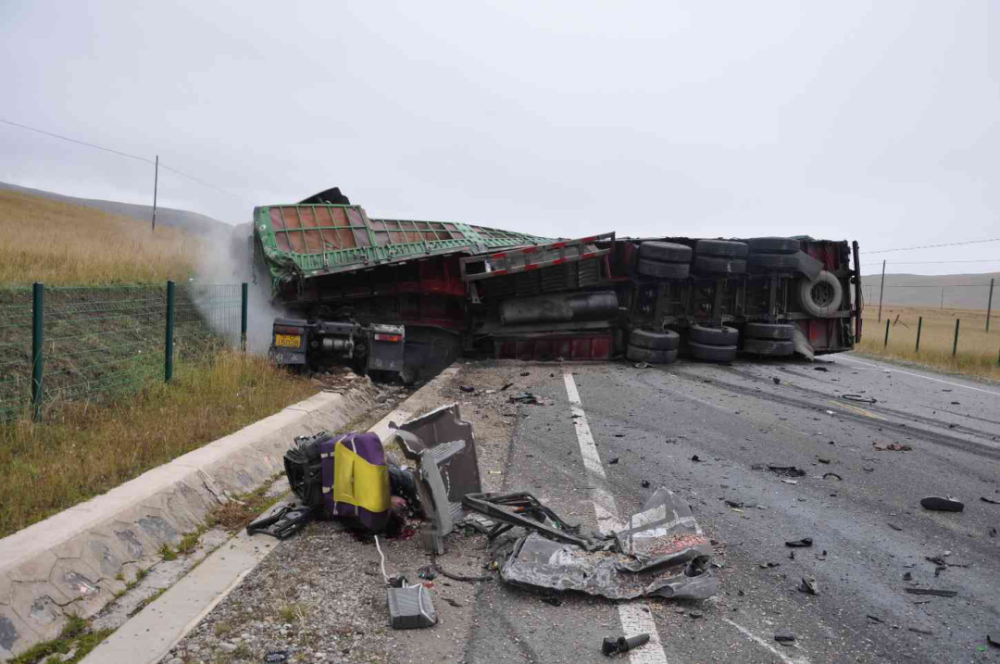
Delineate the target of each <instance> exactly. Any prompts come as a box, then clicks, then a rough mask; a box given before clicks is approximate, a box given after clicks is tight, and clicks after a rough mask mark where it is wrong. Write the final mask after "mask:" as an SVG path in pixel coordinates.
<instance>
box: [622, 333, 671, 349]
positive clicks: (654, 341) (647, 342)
mask: <svg viewBox="0 0 1000 664" xmlns="http://www.w3.org/2000/svg"><path fill="white" fill-rule="evenodd" d="M628 343H629V345H630V346H636V347H638V348H649V349H650V350H677V349H678V348H680V345H681V335H679V334H677V333H676V332H674V331H672V330H667V331H666V332H650V331H648V330H632V333H631V334H630V335H629V337H628Z"/></svg>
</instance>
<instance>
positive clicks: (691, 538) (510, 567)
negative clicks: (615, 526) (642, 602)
mask: <svg viewBox="0 0 1000 664" xmlns="http://www.w3.org/2000/svg"><path fill="white" fill-rule="evenodd" d="M612 541H613V542H614V544H615V546H614V548H613V549H610V550H609V549H607V548H605V549H603V550H590V551H588V550H585V549H584V548H583V547H581V546H578V545H574V544H568V543H563V542H556V541H553V540H551V539H546V538H545V537H543V536H542V534H541V533H540V532H532V533H529V534H528V535H527V536H525V537H522V538H521V539H519V540H518V541H517V543H515V545H514V548H513V551H512V552H511V554H510V556H508V558H507V560H506V562H504V564H503V566H502V567H501V569H500V576H501V578H502V579H503V580H504V581H506V582H508V583H512V584H515V585H521V586H526V587H535V588H551V589H554V590H577V591H580V592H584V593H587V594H588V595H600V596H603V597H607V598H609V599H615V600H621V599H635V598H637V597H650V596H658V597H664V598H673V599H707V598H709V597H711V596H713V595H715V594H716V593H717V592H718V590H719V581H718V579H717V578H716V577H715V576H714V575H713V574H712V572H711V570H710V567H709V562H710V554H711V545H710V543H709V541H708V538H706V537H705V536H704V534H703V533H702V532H701V528H700V527H699V526H698V524H697V522H696V521H695V519H694V516H693V515H692V514H691V508H690V506H689V505H687V503H686V502H685V501H683V500H678V499H676V498H675V496H674V494H673V493H671V492H670V491H668V490H666V489H664V488H660V489H657V491H656V492H654V494H653V495H652V496H651V497H650V499H649V501H647V503H646V505H645V509H644V510H643V511H642V512H639V513H638V514H634V515H632V517H631V518H630V519H629V526H628V527H627V528H623V529H621V530H619V531H617V532H615V533H614V534H613V536H612Z"/></svg>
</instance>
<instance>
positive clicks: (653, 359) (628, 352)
mask: <svg viewBox="0 0 1000 664" xmlns="http://www.w3.org/2000/svg"><path fill="white" fill-rule="evenodd" d="M625 357H627V358H628V359H630V360H632V361H633V362H649V363H650V364H672V363H673V362H676V361H677V351H676V350H652V349H650V348H640V347H639V346H632V345H631V344H630V345H629V346H628V347H626V349H625Z"/></svg>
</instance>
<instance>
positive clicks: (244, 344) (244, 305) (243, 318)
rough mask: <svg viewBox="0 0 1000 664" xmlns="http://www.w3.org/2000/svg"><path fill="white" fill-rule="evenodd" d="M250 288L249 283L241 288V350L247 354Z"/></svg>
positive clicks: (244, 283) (245, 283)
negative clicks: (248, 297)
mask: <svg viewBox="0 0 1000 664" xmlns="http://www.w3.org/2000/svg"><path fill="white" fill-rule="evenodd" d="M248 294H249V288H248V287H247V282H245V281H244V282H243V284H242V285H241V287H240V306H241V309H240V348H241V349H242V350H243V352H244V353H245V352H247V295H248Z"/></svg>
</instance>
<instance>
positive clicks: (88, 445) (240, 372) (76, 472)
mask: <svg viewBox="0 0 1000 664" xmlns="http://www.w3.org/2000/svg"><path fill="white" fill-rule="evenodd" d="M179 373H180V376H179V377H178V379H177V380H176V381H175V382H172V383H170V384H169V385H164V384H156V385H151V386H148V387H146V388H145V389H143V390H141V391H140V392H138V393H137V394H136V395H135V396H133V397H129V398H127V399H120V400H118V401H115V402H110V403H104V404H96V405H95V404H89V403H82V404H74V403H69V404H66V406H65V407H64V408H63V409H61V410H60V411H58V412H56V413H53V414H51V415H50V416H49V417H48V418H47V419H44V420H43V421H42V422H41V423H36V422H32V421H31V420H29V419H20V420H16V421H14V422H12V423H9V424H6V425H0V537H3V536H6V535H9V534H11V533H13V532H16V531H17V530H20V529H21V528H24V527H25V526H28V525H30V524H32V523H35V522H37V521H41V520H42V519H44V518H46V517H48V516H51V515H52V514H55V513H57V512H60V511H62V510H64V509H66V508H68V507H72V506H73V505H76V504H77V503H80V502H82V501H85V500H87V499H89V498H92V497H94V496H96V495H99V494H101V493H104V492H105V491H108V490H109V489H112V488H114V487H116V486H118V485H119V484H121V483H123V482H126V481H128V480H130V479H133V478H135V477H138V476H139V475H140V474H142V473H143V472H145V471H147V470H150V469H151V468H155V467H156V466H159V465H160V464H163V463H166V462H167V461H170V460H172V459H175V458H177V457H178V456H180V455H182V454H184V453H186V452H190V451H192V450H194V449H197V448H199V447H201V446H203V445H205V444H206V443H208V442H211V441H213V440H215V439H217V438H219V437H221V436H224V435H227V434H229V433H232V432H234V431H236V430H238V429H240V428H242V427H244V426H247V425H248V424H251V423H253V422H256V421H257V420H259V419H261V418H263V417H267V416H268V415H272V414H274V413H275V412H277V411H279V410H280V409H282V408H284V407H285V406H288V405H290V404H292V403H295V402H297V401H300V400H302V399H304V398H307V397H309V396H311V395H313V394H315V393H316V392H317V391H318V389H319V387H318V386H317V385H316V384H315V383H313V382H311V381H310V380H308V379H304V378H301V377H297V376H292V375H290V374H289V373H288V372H286V371H284V370H282V369H281V368H280V367H277V366H275V365H274V364H273V363H271V362H269V361H268V360H267V359H265V358H260V357H255V356H250V355H243V354H241V353H238V352H231V351H225V352H221V353H219V354H218V355H217V356H216V358H215V359H214V361H212V362H211V363H209V364H207V365H197V366H191V367H189V368H187V369H186V370H185V371H183V372H179Z"/></svg>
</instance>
